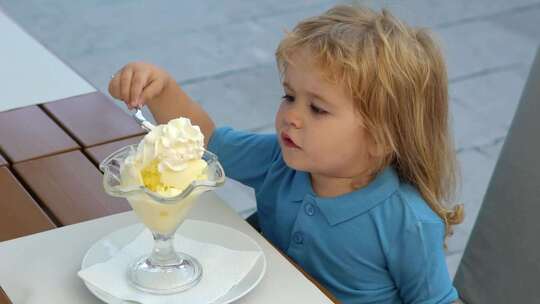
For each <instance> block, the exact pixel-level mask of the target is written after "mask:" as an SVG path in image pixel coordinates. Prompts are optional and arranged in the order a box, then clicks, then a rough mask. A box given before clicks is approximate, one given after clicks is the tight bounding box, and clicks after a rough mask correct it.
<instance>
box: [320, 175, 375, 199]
mask: <svg viewBox="0 0 540 304" xmlns="http://www.w3.org/2000/svg"><path fill="white" fill-rule="evenodd" d="M310 175H311V185H312V187H313V191H314V192H315V194H317V195H318V196H320V197H335V196H339V195H343V194H346V193H349V192H352V191H354V190H357V189H360V188H363V187H365V186H366V185H367V184H369V182H370V181H371V180H372V179H373V176H371V175H363V176H357V177H335V176H328V175H323V174H316V173H311V174H310Z"/></svg>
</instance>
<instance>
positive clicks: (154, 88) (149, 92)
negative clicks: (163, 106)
mask: <svg viewBox="0 0 540 304" xmlns="http://www.w3.org/2000/svg"><path fill="white" fill-rule="evenodd" d="M163 85H164V84H163V82H162V81H158V80H153V81H151V82H150V83H149V84H148V85H146V87H144V89H143V91H142V94H141V98H139V100H138V103H137V106H142V105H143V104H144V103H145V102H147V101H149V100H151V99H152V98H154V97H155V96H157V95H158V94H159V92H161V90H163Z"/></svg>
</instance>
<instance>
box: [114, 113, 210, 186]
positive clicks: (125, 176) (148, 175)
mask: <svg viewBox="0 0 540 304" xmlns="http://www.w3.org/2000/svg"><path fill="white" fill-rule="evenodd" d="M203 154H204V135H203V133H202V132H201V130H200V128H199V127H198V126H194V125H192V124H191V121H190V120H189V119H188V118H185V117H180V118H176V119H173V120H171V121H169V122H168V123H167V124H166V125H158V126H156V127H155V128H153V129H152V130H151V131H150V133H148V134H146V136H145V137H144V138H143V140H142V141H141V142H140V143H139V145H138V146H137V150H136V151H135V153H134V154H133V155H130V156H129V157H127V158H126V160H125V162H124V167H123V169H122V184H124V185H126V186H128V185H134V184H135V185H145V186H146V187H147V188H149V189H150V190H152V191H154V192H160V193H161V194H162V195H164V196H173V195H176V194H178V193H180V192H181V191H183V189H184V188H185V187H187V186H188V185H189V184H190V183H191V182H192V181H194V180H198V179H204V178H206V175H205V169H206V165H207V164H206V162H205V161H204V160H202V159H201V158H202V155H203Z"/></svg>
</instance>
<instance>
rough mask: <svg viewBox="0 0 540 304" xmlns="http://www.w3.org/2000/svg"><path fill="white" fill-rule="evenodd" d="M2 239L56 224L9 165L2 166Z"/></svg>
mask: <svg viewBox="0 0 540 304" xmlns="http://www.w3.org/2000/svg"><path fill="white" fill-rule="evenodd" d="M0 195H1V196H0V210H2V212H0V241H6V240H10V239H14V238H18V237H21V236H25V235H28V234H32V233H37V232H41V231H44V230H49V229H53V228H55V227H56V226H55V225H54V224H53V222H52V221H51V220H50V219H49V217H48V216H47V215H46V214H45V212H43V210H41V208H40V207H39V205H38V204H37V203H36V202H35V201H34V200H33V199H32V197H31V196H30V194H28V192H27V191H26V190H25V189H24V188H23V186H22V185H21V184H20V183H19V181H18V180H17V179H16V178H15V176H14V175H13V174H12V173H11V172H10V171H9V169H8V168H7V167H0Z"/></svg>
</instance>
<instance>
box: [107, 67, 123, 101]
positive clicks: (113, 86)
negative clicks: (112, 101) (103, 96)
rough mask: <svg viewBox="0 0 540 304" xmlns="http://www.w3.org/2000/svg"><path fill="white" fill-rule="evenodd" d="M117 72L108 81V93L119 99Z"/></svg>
mask: <svg viewBox="0 0 540 304" xmlns="http://www.w3.org/2000/svg"><path fill="white" fill-rule="evenodd" d="M118 73H120V72H118ZM118 73H117V74H115V75H114V77H113V78H112V79H111V81H109V94H111V96H112V97H114V98H116V99H120V77H118Z"/></svg>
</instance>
